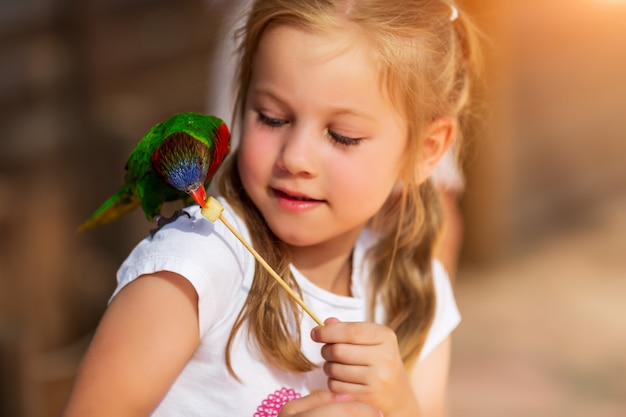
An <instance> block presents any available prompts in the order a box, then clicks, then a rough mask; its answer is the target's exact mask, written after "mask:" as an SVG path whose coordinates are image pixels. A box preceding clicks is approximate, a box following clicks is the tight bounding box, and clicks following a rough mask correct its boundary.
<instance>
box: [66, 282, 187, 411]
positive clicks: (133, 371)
mask: <svg viewBox="0 0 626 417" xmlns="http://www.w3.org/2000/svg"><path fill="white" fill-rule="evenodd" d="M197 302H198V296H197V294H196V292H195V290H194V288H193V286H192V285H191V283H189V281H187V280H186V279H185V278H184V277H182V276H180V275H178V274H175V273H172V272H167V271H162V272H157V273H154V274H150V275H144V276H142V277H139V278H137V279H136V280H135V281H133V282H132V283H130V284H128V285H127V286H126V287H125V288H124V289H122V290H121V291H120V292H119V294H117V296H116V297H115V298H114V299H113V301H112V302H111V304H110V306H109V307H108V309H107V310H106V312H105V314H104V316H103V318H102V320H101V322H100V324H99V325H98V329H97V330H96V333H95V335H94V337H93V340H92V342H91V344H90V346H89V348H88V350H87V353H86V355H85V357H84V359H83V362H82V364H81V367H80V369H79V373H78V376H77V378H76V382H75V385H74V388H73V391H72V393H71V395H70V398H69V401H68V403H67V406H66V409H65V412H64V414H63V416H64V417H78V416H80V417H84V416H90V417H98V416H109V417H110V416H116V417H126V416H148V415H149V414H150V413H151V412H152V410H153V409H154V408H155V407H156V406H157V405H158V403H159V401H160V400H161V399H162V398H163V396H164V395H165V393H166V392H167V390H168V388H169V387H170V386H171V385H172V383H173V382H174V380H175V379H176V377H177V376H178V374H179V373H180V372H181V370H182V369H183V367H184V366H185V364H186V363H187V361H188V360H189V359H190V358H191V356H192V354H193V352H194V350H195V349H196V347H197V345H198V342H199V335H198V310H197V305H198V303H197Z"/></svg>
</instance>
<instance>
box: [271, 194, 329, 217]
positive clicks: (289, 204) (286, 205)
mask: <svg viewBox="0 0 626 417" xmlns="http://www.w3.org/2000/svg"><path fill="white" fill-rule="evenodd" d="M272 193H273V195H274V198H275V199H276V202H277V204H278V206H279V207H280V208H281V209H283V210H286V211H288V212H293V213H303V212H306V211H309V210H313V209H315V208H316V207H319V206H320V205H322V204H324V203H325V201H324V200H317V199H315V198H311V197H309V196H307V195H305V194H301V193H298V192H294V191H287V190H284V189H282V190H281V189H276V188H272Z"/></svg>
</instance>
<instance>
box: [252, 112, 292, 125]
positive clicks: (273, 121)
mask: <svg viewBox="0 0 626 417" xmlns="http://www.w3.org/2000/svg"><path fill="white" fill-rule="evenodd" d="M258 114H259V116H258V121H259V122H260V123H262V124H264V125H265V126H268V127H271V128H275V127H281V126H283V125H286V124H287V123H289V122H288V121H287V120H283V119H277V118H275V117H269V116H266V115H264V114H263V113H261V112H258Z"/></svg>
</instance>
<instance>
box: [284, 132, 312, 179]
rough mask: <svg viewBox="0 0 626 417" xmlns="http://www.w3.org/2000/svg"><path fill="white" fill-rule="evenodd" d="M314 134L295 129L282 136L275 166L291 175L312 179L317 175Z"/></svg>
mask: <svg viewBox="0 0 626 417" xmlns="http://www.w3.org/2000/svg"><path fill="white" fill-rule="evenodd" d="M315 146H316V140H315V136H314V133H312V132H311V131H310V130H307V129H306V128H303V127H295V126H294V128H293V129H291V130H290V131H289V132H288V133H287V134H285V136H284V140H283V143H282V148H281V150H280V155H279V157H278V161H277V166H278V167H279V168H280V169H281V170H283V171H287V172H289V173H290V174H292V175H303V176H307V177H312V176H315V175H316V174H317V167H316V165H317V164H316V163H315V157H316V147H315Z"/></svg>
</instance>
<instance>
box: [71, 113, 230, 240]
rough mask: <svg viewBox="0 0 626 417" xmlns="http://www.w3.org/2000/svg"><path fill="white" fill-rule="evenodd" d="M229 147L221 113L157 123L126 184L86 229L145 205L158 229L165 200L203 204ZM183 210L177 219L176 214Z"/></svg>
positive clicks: (136, 152)
mask: <svg viewBox="0 0 626 417" xmlns="http://www.w3.org/2000/svg"><path fill="white" fill-rule="evenodd" d="M229 151H230V132H229V130H228V127H227V126H226V124H225V123H224V121H223V120H221V119H220V118H218V117H215V116H212V115H207V114H202V113H195V112H184V113H178V114H175V115H173V116H171V117H170V118H168V119H166V120H164V121H162V122H160V123H157V124H156V125H154V126H153V127H152V128H151V129H150V130H149V131H148V133H146V134H145V136H143V138H142V139H141V140H140V141H139V143H138V144H137V145H136V146H135V148H134V149H133V150H132V152H131V153H130V155H129V157H128V160H127V162H126V167H125V169H126V175H125V176H124V184H123V185H122V186H121V187H120V188H119V189H118V191H117V192H116V193H115V194H114V195H113V196H111V197H110V198H109V199H107V200H106V201H105V202H104V203H103V204H102V205H101V206H100V208H98V209H97V210H96V211H95V212H94V213H93V214H92V215H91V216H90V217H89V218H88V219H87V220H86V221H85V222H84V223H83V224H82V225H80V226H79V227H78V231H79V232H82V231H85V230H88V229H92V228H94V227H96V226H100V225H103V224H106V223H110V222H113V221H115V220H117V219H119V218H121V217H122V216H124V215H125V214H127V213H129V212H130V211H132V210H133V209H135V208H137V207H138V206H141V208H142V209H143V212H144V214H145V215H146V218H147V219H148V221H151V222H152V221H154V222H156V223H157V225H158V226H159V227H160V226H161V225H162V224H163V223H161V220H160V219H161V218H162V216H161V208H162V206H163V203H165V202H167V201H178V200H181V201H183V202H184V203H185V204H188V205H189V204H193V201H195V202H196V203H198V204H199V205H200V207H204V206H205V200H206V198H207V197H206V187H208V186H209V183H210V182H211V179H212V178H213V176H214V175H215V173H216V171H217V169H218V168H219V166H220V164H221V163H222V162H223V160H224V158H225V157H226V155H227V154H228V152H229ZM180 214H186V213H179V214H177V215H175V216H173V217H178V215H180Z"/></svg>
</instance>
